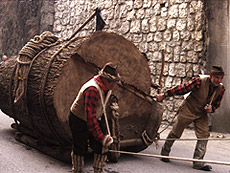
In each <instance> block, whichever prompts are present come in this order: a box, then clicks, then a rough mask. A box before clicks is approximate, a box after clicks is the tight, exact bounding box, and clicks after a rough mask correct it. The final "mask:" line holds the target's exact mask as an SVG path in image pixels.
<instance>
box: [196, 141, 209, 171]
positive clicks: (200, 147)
mask: <svg viewBox="0 0 230 173" xmlns="http://www.w3.org/2000/svg"><path fill="white" fill-rule="evenodd" d="M207 143H208V140H198V141H197V143H196V148H195V152H194V155H193V158H194V159H203V158H204V155H205V153H206V147H207ZM193 168H194V169H199V170H203V171H211V170H212V167H211V166H210V165H206V164H205V163H203V162H193Z"/></svg>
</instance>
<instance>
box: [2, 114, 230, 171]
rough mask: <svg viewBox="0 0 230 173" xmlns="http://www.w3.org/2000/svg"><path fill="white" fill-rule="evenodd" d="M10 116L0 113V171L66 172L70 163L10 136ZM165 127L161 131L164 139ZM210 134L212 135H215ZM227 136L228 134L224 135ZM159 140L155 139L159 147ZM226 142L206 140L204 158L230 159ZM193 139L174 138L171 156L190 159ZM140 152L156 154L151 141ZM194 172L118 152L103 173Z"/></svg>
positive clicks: (182, 165)
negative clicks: (119, 154)
mask: <svg viewBox="0 0 230 173" xmlns="http://www.w3.org/2000/svg"><path fill="white" fill-rule="evenodd" d="M11 123H13V119H10V118H9V117H8V116H6V115H4V114H3V113H2V112H0V146H1V152H0V173H53V172H55V173H68V172H71V165H70V164H65V163H63V162H60V161H58V160H55V159H53V158H51V157H49V156H47V155H45V154H42V153H40V152H38V151H37V150H35V149H33V148H30V147H28V146H26V145H24V144H22V143H19V142H18V141H16V140H15V139H14V130H13V129H12V128H11V127H10V125H11ZM168 131H169V129H167V130H166V131H165V132H164V133H162V135H161V138H165V137H166V136H167V134H168ZM216 135H217V134H216V133H212V137H216ZM224 135H225V137H228V138H229V137H230V134H224ZM188 137H189V138H194V133H193V131H192V130H185V132H184V134H183V136H182V138H188ZM162 144H163V141H160V142H159V145H160V147H161V146H162ZM229 146H230V141H226V140H225V141H210V142H209V144H208V151H207V154H206V156H205V160H216V161H224V162H230V157H229V156H230V150H229ZM194 147H195V141H177V142H176V143H175V145H174V146H173V148H172V153H171V155H172V156H175V157H187V158H192V155H193V150H194ZM142 153H148V154H159V153H160V148H159V149H156V146H155V144H152V145H151V146H150V147H148V149H146V150H145V151H142ZM92 164H93V160H92V157H90V156H89V157H88V158H87V159H86V165H85V172H87V173H93V168H92ZM212 167H213V171H212V172H213V173H230V166H225V165H216V164H212ZM152 172H154V173H166V172H170V173H198V172H204V171H198V170H194V169H192V163H191V162H184V161H176V160H172V161H171V162H170V163H164V162H161V161H160V160H159V159H157V158H152V157H143V156H133V155H121V157H120V159H119V161H118V163H108V164H107V166H106V169H105V173H152Z"/></svg>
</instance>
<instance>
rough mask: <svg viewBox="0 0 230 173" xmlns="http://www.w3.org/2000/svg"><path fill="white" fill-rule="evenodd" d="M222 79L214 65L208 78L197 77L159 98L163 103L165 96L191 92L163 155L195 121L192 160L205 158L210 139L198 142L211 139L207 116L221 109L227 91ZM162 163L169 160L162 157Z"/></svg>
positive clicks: (202, 167) (198, 164) (197, 166)
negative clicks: (195, 141) (194, 144)
mask: <svg viewBox="0 0 230 173" xmlns="http://www.w3.org/2000/svg"><path fill="white" fill-rule="evenodd" d="M223 77H224V71H223V69H222V67H220V66H213V67H212V70H211V72H210V76H209V77H196V78H194V79H192V80H191V81H189V82H187V83H185V84H182V85H178V86H176V87H174V88H171V89H168V90H167V91H166V92H165V93H164V94H158V95H157V100H158V101H162V100H164V99H165V98H166V97H170V96H174V95H184V94H186V93H188V92H191V93H190V94H189V96H188V97H187V98H186V99H185V100H184V101H183V102H182V104H181V106H180V108H179V110H178V113H177V121H176V123H175V124H174V126H173V129H172V130H171V132H170V133H169V135H168V137H167V139H169V140H166V141H165V144H164V146H163V147H162V150H161V155H163V156H168V155H169V153H170V151H171V147H172V145H173V143H174V141H175V138H180V137H181V135H182V133H183V131H184V129H185V128H186V127H187V126H188V125H189V124H190V123H192V122H193V123H194V126H195V134H196V136H197V138H198V141H197V144H196V148H195V152H194V155H193V158H194V159H203V157H204V155H205V153H206V146H207V143H208V140H199V139H201V138H208V137H209V136H210V133H209V126H208V122H209V121H208V115H207V113H211V112H214V111H215V110H216V109H217V108H218V107H220V103H221V100H222V98H223V95H224V92H225V87H224V86H223V85H222V84H221V82H222V79H223ZM161 160H162V161H164V162H169V161H170V160H169V159H168V158H162V159H161ZM193 168H194V169H199V170H204V171H211V169H212V167H211V166H210V165H206V164H204V163H201V162H193Z"/></svg>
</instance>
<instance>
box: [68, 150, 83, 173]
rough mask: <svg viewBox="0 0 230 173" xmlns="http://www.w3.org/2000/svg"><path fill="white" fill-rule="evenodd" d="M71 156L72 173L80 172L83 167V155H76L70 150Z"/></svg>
mask: <svg viewBox="0 0 230 173" xmlns="http://www.w3.org/2000/svg"><path fill="white" fill-rule="evenodd" d="M71 158H72V173H81V172H83V168H84V156H80V155H76V154H74V152H73V151H72V152H71Z"/></svg>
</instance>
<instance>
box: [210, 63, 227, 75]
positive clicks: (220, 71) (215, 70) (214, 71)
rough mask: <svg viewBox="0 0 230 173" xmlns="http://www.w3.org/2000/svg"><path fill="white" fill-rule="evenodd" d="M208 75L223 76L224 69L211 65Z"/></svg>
mask: <svg viewBox="0 0 230 173" xmlns="http://www.w3.org/2000/svg"><path fill="white" fill-rule="evenodd" d="M210 75H221V76H224V70H223V68H222V67H221V66H215V65H214V66H212V69H211V72H210Z"/></svg>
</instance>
